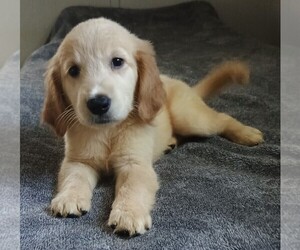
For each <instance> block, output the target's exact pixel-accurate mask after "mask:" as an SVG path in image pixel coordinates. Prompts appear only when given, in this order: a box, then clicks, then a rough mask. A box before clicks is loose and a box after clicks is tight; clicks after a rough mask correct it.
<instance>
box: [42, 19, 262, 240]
mask: <svg viewBox="0 0 300 250" xmlns="http://www.w3.org/2000/svg"><path fill="white" fill-rule="evenodd" d="M115 57H117V58H122V59H124V64H123V65H122V66H121V67H119V68H114V67H112V64H111V61H112V59H113V58H115ZM74 65H76V66H78V67H79V69H80V73H79V75H78V76H76V77H72V76H70V74H69V73H68V72H69V70H70V68H71V67H72V66H74ZM248 80H249V70H248V68H247V66H246V65H245V64H243V63H241V62H226V63H224V64H222V65H220V66H219V67H217V68H215V69H214V70H213V71H212V72H211V73H209V74H208V75H207V76H206V77H205V78H204V79H203V80H202V81H200V82H199V83H198V84H196V85H195V86H194V87H192V88H191V87H189V86H188V85H187V84H185V83H184V82H182V81H180V80H176V79H172V78H170V77H168V76H164V75H159V70H158V68H157V66H156V61H155V53H154V49H153V47H152V45H151V44H150V43H149V42H148V41H144V40H141V39H139V38H138V37H136V36H135V35H133V34H131V33H130V32H128V31H127V30H126V29H125V28H123V27H122V26H120V25H119V24H117V23H115V22H112V21H110V20H107V19H104V18H99V19H91V20H88V21H86V22H83V23H81V24H79V25H78V26H76V27H75V28H74V29H73V30H72V31H71V32H70V33H69V34H68V35H67V36H66V37H65V39H64V40H63V42H62V43H61V45H60V47H59V48H58V50H57V53H56V54H55V56H54V57H53V58H52V59H51V61H50V63H49V67H48V70H47V72H46V85H47V93H46V98H45V102H44V109H43V113H42V118H43V121H44V122H46V123H48V124H49V125H51V126H52V127H53V128H54V130H55V131H56V133H57V135H59V136H64V139H65V158H64V160H63V162H62V165H61V169H60V172H59V178H58V190H57V191H58V192H57V194H56V196H55V198H54V199H53V200H52V202H51V210H52V212H53V214H54V215H56V216H63V217H67V216H69V217H74V216H75V217H77V216H81V215H83V214H85V213H86V212H87V211H89V209H90V206H91V198H92V192H93V189H94V187H95V186H96V184H97V182H98V180H99V178H100V177H101V176H103V175H104V174H105V173H113V174H114V175H115V177H116V187H115V200H114V202H113V204H112V210H111V213H110V216H109V220H108V225H109V226H111V227H113V228H114V232H116V233H124V232H126V234H128V235H130V236H132V235H135V234H143V233H144V232H145V231H146V230H147V229H149V228H150V227H151V224H152V223H151V215H150V212H151V209H152V206H153V204H154V202H155V194H156V192H157V190H158V187H159V184H158V180H157V176H156V174H155V172H154V170H153V167H152V165H153V162H154V161H155V160H157V159H158V157H160V156H161V155H162V153H163V152H164V151H165V150H167V149H169V148H170V147H172V145H174V144H176V136H177V135H179V136H191V135H194V136H211V135H216V134H219V135H221V136H224V137H226V138H228V139H229V140H232V141H233V142H236V143H240V144H244V145H249V146H253V145H256V144H258V143H261V142H262V141H263V137H262V133H261V132H260V131H259V130H257V129H255V128H252V127H249V126H245V125H243V124H242V123H240V122H238V121H237V120H235V119H234V118H232V117H230V116H228V115H227V114H224V113H218V112H217V111H215V110H213V109H211V108H210V107H208V106H207V105H206V104H205V102H204V101H203V100H202V99H205V98H207V97H210V96H212V95H214V94H215V93H217V92H218V91H219V90H220V89H221V88H222V87H224V86H226V85H228V84H229V83H232V82H234V81H236V82H238V83H242V84H243V83H247V82H248ZM95 95H106V96H108V97H109V98H110V99H111V105H110V108H109V110H108V112H107V113H105V114H103V115H95V114H92V113H91V112H90V111H89V110H88V108H87V101H88V100H89V99H90V98H92V97H94V96H95Z"/></svg>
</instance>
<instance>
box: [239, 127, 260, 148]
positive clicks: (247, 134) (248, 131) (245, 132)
mask: <svg viewBox="0 0 300 250" xmlns="http://www.w3.org/2000/svg"><path fill="white" fill-rule="evenodd" d="M263 141H264V139H263V134H262V132H261V131H259V130H258V129H256V128H253V127H249V126H244V127H243V129H241V130H240V131H239V132H238V133H237V134H236V141H235V142H237V143H239V144H243V145H246V146H254V145H257V144H260V143H262V142H263Z"/></svg>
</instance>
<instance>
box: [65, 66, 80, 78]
mask: <svg viewBox="0 0 300 250" xmlns="http://www.w3.org/2000/svg"><path fill="white" fill-rule="evenodd" d="M68 74H69V75H70V76H72V77H74V78H75V77H77V76H79V74H80V68H79V67H78V66H77V65H74V66H72V67H71V68H69V70H68Z"/></svg>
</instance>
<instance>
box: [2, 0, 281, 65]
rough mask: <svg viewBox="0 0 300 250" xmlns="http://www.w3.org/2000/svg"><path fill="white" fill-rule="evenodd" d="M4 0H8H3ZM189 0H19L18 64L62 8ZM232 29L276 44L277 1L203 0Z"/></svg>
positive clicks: (44, 35) (39, 41) (40, 41)
mask: <svg viewBox="0 0 300 250" xmlns="http://www.w3.org/2000/svg"><path fill="white" fill-rule="evenodd" d="M7 1H8V0H7ZM189 1H190V0H163V1H162V0H51V1H50V0H22V1H21V20H22V21H21V41H22V42H21V63H23V62H24V60H25V59H26V58H27V57H28V56H29V55H30V54H31V53H32V52H33V51H34V50H35V49H37V48H39V47H40V46H41V45H42V44H43V43H44V42H45V41H46V39H47V36H48V34H49V32H50V29H51V27H52V25H53V23H54V21H55V19H56V18H57V16H58V15H59V13H60V11H61V10H63V9H64V8H65V7H68V6H72V5H91V6H99V7H121V8H153V7H160V6H167V5H173V4H178V3H181V2H189ZM206 1H207V2H210V3H211V4H212V5H213V6H214V7H215V8H216V10H217V12H218V13H219V16H220V18H221V19H222V20H223V21H224V22H225V23H227V25H228V26H230V27H232V29H234V30H236V31H238V32H240V33H245V34H249V35H252V36H256V37H257V38H259V39H261V40H263V41H265V42H268V43H271V44H277V45H279V40H280V37H279V34H280V33H279V9H280V8H279V7H280V0H206Z"/></svg>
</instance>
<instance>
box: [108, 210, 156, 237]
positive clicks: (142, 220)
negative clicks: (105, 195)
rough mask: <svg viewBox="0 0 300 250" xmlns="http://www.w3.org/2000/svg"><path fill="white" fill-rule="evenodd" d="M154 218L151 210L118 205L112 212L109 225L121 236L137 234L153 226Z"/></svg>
mask: <svg viewBox="0 0 300 250" xmlns="http://www.w3.org/2000/svg"><path fill="white" fill-rule="evenodd" d="M151 225H152V220H151V216H150V213H149V212H146V211H143V209H142V208H139V207H135V208H125V207H124V208H118V206H116V207H115V208H113V210H112V211H111V213H110V216H109V220H108V226H110V227H111V228H113V229H114V233H116V234H118V235H120V236H129V237H131V236H137V235H140V234H143V233H145V232H146V231H147V230H149V229H150V228H151Z"/></svg>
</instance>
